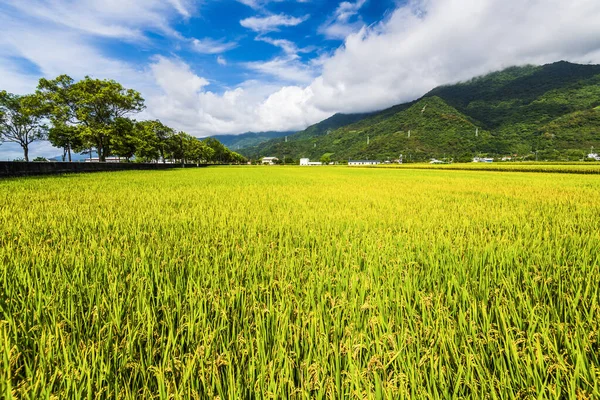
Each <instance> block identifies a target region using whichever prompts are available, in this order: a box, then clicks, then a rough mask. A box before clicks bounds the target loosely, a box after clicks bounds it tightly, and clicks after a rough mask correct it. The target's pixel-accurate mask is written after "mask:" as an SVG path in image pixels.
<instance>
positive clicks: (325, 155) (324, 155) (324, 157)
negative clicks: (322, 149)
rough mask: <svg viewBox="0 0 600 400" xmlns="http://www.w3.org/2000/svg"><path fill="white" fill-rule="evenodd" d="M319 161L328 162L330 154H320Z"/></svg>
mask: <svg viewBox="0 0 600 400" xmlns="http://www.w3.org/2000/svg"><path fill="white" fill-rule="evenodd" d="M321 162H322V163H323V164H325V165H327V164H329V163H330V162H331V155H330V154H323V155H322V156H321Z"/></svg>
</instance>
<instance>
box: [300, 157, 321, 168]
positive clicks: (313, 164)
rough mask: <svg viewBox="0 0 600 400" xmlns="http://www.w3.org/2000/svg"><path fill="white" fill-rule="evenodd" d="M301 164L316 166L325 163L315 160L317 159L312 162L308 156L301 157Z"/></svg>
mask: <svg viewBox="0 0 600 400" xmlns="http://www.w3.org/2000/svg"><path fill="white" fill-rule="evenodd" d="M300 165H301V166H304V167H311V166H316V165H323V163H320V162H315V161H313V162H311V161H310V159H308V158H301V159H300Z"/></svg>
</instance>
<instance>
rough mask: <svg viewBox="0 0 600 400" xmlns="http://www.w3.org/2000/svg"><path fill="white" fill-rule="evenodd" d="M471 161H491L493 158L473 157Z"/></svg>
mask: <svg viewBox="0 0 600 400" xmlns="http://www.w3.org/2000/svg"><path fill="white" fill-rule="evenodd" d="M473 162H476V163H493V162H494V159H493V158H483V157H475V158H474V159H473Z"/></svg>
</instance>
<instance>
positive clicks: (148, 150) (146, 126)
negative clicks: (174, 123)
mask: <svg viewBox="0 0 600 400" xmlns="http://www.w3.org/2000/svg"><path fill="white" fill-rule="evenodd" d="M138 125H139V127H138V129H141V130H145V132H143V133H141V136H142V137H144V138H145V142H146V143H145V147H144V148H143V150H142V151H141V153H143V156H144V158H148V157H150V156H151V155H153V154H155V153H158V156H156V157H151V159H158V158H159V157H160V158H161V159H162V162H163V163H165V162H166V155H165V154H166V151H167V145H168V144H169V140H170V138H171V137H173V135H175V130H174V129H173V128H169V127H168V126H166V125H164V124H163V123H162V122H160V121H159V120H154V121H141V122H139V123H138Z"/></svg>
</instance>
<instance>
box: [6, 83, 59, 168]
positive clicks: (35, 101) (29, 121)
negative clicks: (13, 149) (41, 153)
mask: <svg viewBox="0 0 600 400" xmlns="http://www.w3.org/2000/svg"><path fill="white" fill-rule="evenodd" d="M47 131H48V128H47V126H46V125H45V123H44V109H43V102H42V100H41V98H40V97H39V96H36V95H26V96H19V95H15V94H12V93H8V92H6V91H2V92H0V141H2V142H12V143H17V144H19V145H20V146H21V148H22V149H23V157H24V159H25V161H27V162H29V145H30V144H31V143H33V142H35V141H37V140H41V139H44V138H45V137H46V134H47Z"/></svg>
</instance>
